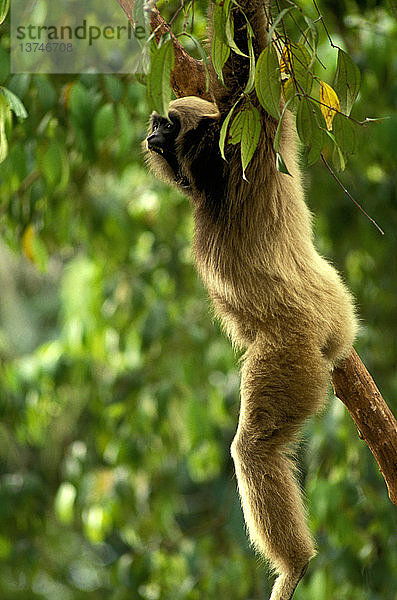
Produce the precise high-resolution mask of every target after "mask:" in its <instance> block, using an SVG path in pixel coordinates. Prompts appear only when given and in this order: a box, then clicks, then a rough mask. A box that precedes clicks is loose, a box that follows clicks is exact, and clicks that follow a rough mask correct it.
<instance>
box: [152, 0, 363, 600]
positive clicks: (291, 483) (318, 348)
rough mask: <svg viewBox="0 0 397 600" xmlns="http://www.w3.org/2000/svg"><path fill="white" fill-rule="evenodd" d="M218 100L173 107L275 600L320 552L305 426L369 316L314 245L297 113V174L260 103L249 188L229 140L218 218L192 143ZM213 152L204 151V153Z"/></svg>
mask: <svg viewBox="0 0 397 600" xmlns="http://www.w3.org/2000/svg"><path fill="white" fill-rule="evenodd" d="M245 4H246V3H245ZM251 16H252V15H251ZM259 50H260V48H259ZM257 52H258V49H257ZM220 94H224V90H223V91H221V92H220ZM214 95H215V98H217V96H216V94H215V93H214ZM218 98H219V104H218V105H216V104H214V103H209V102H207V101H205V100H201V99H199V98H195V97H188V98H181V99H178V100H175V101H173V102H171V104H170V114H174V115H175V114H176V115H178V116H179V118H180V121H181V131H180V133H179V135H178V138H177V141H176V149H177V157H178V163H179V165H180V169H181V173H182V174H183V175H184V177H185V178H187V180H188V181H189V184H190V187H189V188H188V189H187V190H183V191H186V193H187V195H188V196H189V197H190V198H191V200H192V204H193V208H194V216H195V236H194V245H193V250H194V256H195V261H196V265H197V269H198V271H199V273H200V275H201V277H202V279H203V281H204V283H205V285H206V287H207V289H208V292H209V295H210V297H211V299H212V303H213V306H214V309H215V313H216V315H217V317H218V318H219V319H220V320H221V322H222V323H223V326H224V328H225V330H226V332H227V334H228V335H229V337H230V338H231V340H232V342H233V344H234V345H235V346H236V347H238V348H243V349H244V350H245V353H244V356H243V358H242V372H241V411H240V419H239V424H238V429H237V433H236V436H235V438H234V440H233V443H232V448H231V451H232V456H233V459H234V463H235V469H236V475H237V480H238V487H239V492H240V496H241V501H242V507H243V511H244V516H245V520H246V523H247V527H248V531H249V535H250V538H251V540H252V543H253V544H254V546H255V548H256V549H257V550H258V551H259V552H260V553H261V554H262V555H264V556H265V557H266V558H267V559H268V560H269V561H270V563H271V565H272V566H273V568H274V569H275V570H276V572H277V573H278V575H279V576H278V578H277V579H276V582H275V585H274V587H273V591H272V595H271V600H290V598H292V595H293V593H294V590H295V587H296V585H297V583H298V582H299V580H300V578H301V577H302V575H303V574H304V571H305V568H306V566H307V563H308V561H309V560H310V559H311V558H312V557H313V556H314V554H315V548H314V544H313V541H312V538H311V535H310V533H309V531H308V528H307V525H306V517H305V510H304V507H303V503H302V499H301V493H300V490H299V486H298V484H297V482H296V479H295V474H294V470H295V469H294V464H293V459H292V456H293V445H294V442H296V439H297V434H298V432H299V430H300V428H301V426H302V424H303V422H304V421H305V419H307V418H308V417H309V416H310V415H313V414H314V413H316V412H317V411H318V410H319V409H320V408H321V406H322V405H323V403H324V400H325V398H326V395H327V388H328V386H329V375H330V370H331V369H332V368H333V367H334V366H335V364H336V363H337V362H338V361H340V360H341V359H342V358H344V357H345V356H347V355H348V353H349V351H350V348H351V346H352V343H353V340H354V336H355V333H356V330H357V321H356V318H355V314H354V308H353V303H352V298H351V296H350V293H349V292H348V290H347V289H346V287H345V286H344V284H343V283H342V281H341V279H340V277H339V275H338V274H337V272H336V270H335V269H334V268H333V267H332V266H331V265H330V264H329V263H328V262H327V261H326V260H324V258H322V257H321V256H320V255H319V254H318V252H317V251H316V249H315V247H314V244H313V237H312V223H311V215H310V212H309V210H308V208H307V206H306V204H305V201H304V193H303V187H302V181H301V174H300V169H299V165H298V153H297V147H296V135H295V127H294V123H293V118H292V115H290V114H287V115H286V118H285V119H284V124H283V130H282V135H281V140H280V152H281V154H282V156H283V158H284V160H285V163H286V165H287V167H288V170H289V172H290V173H291V176H288V175H285V174H283V173H280V172H279V171H277V169H276V166H275V157H274V152H273V147H272V140H273V136H274V132H275V127H276V123H275V122H274V120H273V119H272V118H271V117H269V115H267V114H266V113H265V112H264V111H263V110H261V109H260V107H259V106H258V108H259V109H260V110H261V118H262V133H261V140H260V143H259V147H258V148H257V150H256V152H255V154H254V157H253V159H252V161H251V163H250V165H249V167H248V169H247V179H248V181H244V180H243V179H242V173H241V162H240V158H239V147H238V146H234V147H231V146H230V145H229V146H228V149H227V152H228V154H227V159H228V162H227V163H224V164H225V167H224V168H225V170H226V171H225V173H226V177H225V181H226V184H225V186H226V187H225V189H224V195H223V198H224V200H223V204H222V208H221V209H220V210H221V211H222V218H219V219H218V217H217V214H216V211H215V215H214V214H213V213H214V210H212V207H211V206H210V205H209V201H208V197H207V198H206V197H205V192H204V191H202V190H201V191H200V189H199V187H198V186H197V178H195V177H194V176H193V175H192V160H193V159H192V155H190V154H189V153H186V151H185V152H182V145H183V140H184V138H185V136H186V135H187V134H188V132H191V131H194V130H195V129H196V128H197V127H198V126H199V124H200V122H201V121H202V119H205V120H206V121H207V122H208V123H209V125H208V127H213V128H214V130H216V131H217V132H218V133H217V137H216V136H215V137H216V140H217V139H218V138H219V127H220V125H221V122H222V119H223V118H224V116H225V111H224V110H219V106H220V104H221V103H222V101H223V99H221V97H220V96H218ZM220 113H221V114H222V115H223V116H222V117H221V116H220ZM205 140H206V138H203V142H200V143H201V144H205V143H207V142H206V141H205ZM198 144H199V143H198ZM204 151H205V148H201V147H200V146H198V150H197V152H204ZM149 165H150V167H151V168H152V170H153V171H154V172H155V174H156V175H157V176H159V177H160V178H162V179H165V180H166V181H168V182H169V183H172V184H175V174H174V173H173V172H172V170H171V169H170V168H169V167H168V165H167V164H166V161H165V160H164V158H163V157H162V156H160V155H159V154H154V153H151V154H150V156H149ZM203 176H204V177H205V174H203ZM220 177H221V174H220ZM175 185H176V184H175ZM209 211H210V212H211V211H212V212H211V215H210V216H209Z"/></svg>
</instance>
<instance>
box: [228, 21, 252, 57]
mask: <svg viewBox="0 0 397 600" xmlns="http://www.w3.org/2000/svg"><path fill="white" fill-rule="evenodd" d="M225 32H226V40H227V44H228V46H229V47H230V48H231V50H233V51H234V52H235V53H236V54H239V55H240V56H245V57H246V58H248V55H247V54H245V53H244V52H242V51H241V50H240V48H239V47H238V46H237V44H236V42H235V41H234V22H233V15H232V13H231V12H229V14H228V15H227V18H226V27H225Z"/></svg>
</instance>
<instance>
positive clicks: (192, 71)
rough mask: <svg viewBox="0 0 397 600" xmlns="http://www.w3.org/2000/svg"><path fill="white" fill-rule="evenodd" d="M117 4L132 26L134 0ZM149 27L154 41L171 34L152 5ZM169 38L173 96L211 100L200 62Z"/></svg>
mask: <svg viewBox="0 0 397 600" xmlns="http://www.w3.org/2000/svg"><path fill="white" fill-rule="evenodd" d="M117 2H118V3H119V5H120V6H121V8H122V9H123V11H124V12H125V14H126V15H127V17H128V19H129V20H130V22H131V23H132V24H133V23H134V22H133V18H132V11H133V7H134V0H117ZM150 26H151V28H152V31H154V30H156V33H155V37H156V39H159V38H160V37H161V36H162V35H163V34H164V33H166V32H171V30H170V27H169V26H168V24H167V22H166V21H165V20H164V19H163V17H162V16H161V15H160V13H159V11H158V9H157V8H156V6H154V5H153V7H152V9H151V11H150ZM171 37H172V39H173V42H174V50H175V67H174V70H173V71H172V74H171V87H172V89H173V90H174V92H175V95H176V96H177V97H178V98H181V97H182V96H200V98H205V99H206V100H211V97H210V95H209V93H208V92H207V91H206V77H205V69H204V65H203V63H202V61H200V60H196V59H195V58H193V57H192V56H190V54H188V53H187V52H186V50H185V48H184V47H183V46H182V44H181V43H180V42H179V41H178V40H177V38H176V37H175V35H174V34H173V33H172V32H171Z"/></svg>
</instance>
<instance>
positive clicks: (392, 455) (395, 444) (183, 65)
mask: <svg viewBox="0 0 397 600" xmlns="http://www.w3.org/2000/svg"><path fill="white" fill-rule="evenodd" d="M117 1H118V3H119V4H120V6H121V7H122V9H123V10H124V12H125V14H126V15H127V17H128V18H129V19H130V21H131V23H132V22H133V20H132V9H133V5H134V0H117ZM150 23H151V27H152V30H154V29H155V28H156V27H159V29H158V30H157V34H156V35H158V36H160V35H161V34H162V33H164V32H166V31H170V28H169V26H168V24H167V23H166V21H165V20H164V19H163V17H162V16H161V15H160V13H159V11H158V10H157V8H156V7H155V6H153V8H152V11H151V19H150ZM171 35H173V34H171ZM173 39H174V47H175V68H174V71H173V73H172V79H171V85H172V88H173V90H174V92H175V94H176V96H178V97H181V96H189V95H194V96H200V97H201V98H207V99H209V95H208V93H207V92H206V91H205V89H206V85H205V71H204V67H203V64H202V62H201V61H199V60H195V59H194V58H192V57H191V56H189V54H188V53H187V52H186V50H185V49H184V48H183V46H182V45H181V44H180V43H179V41H178V40H177V39H176V38H175V36H173ZM332 382H333V386H334V390H335V395H336V396H337V397H338V398H339V399H340V400H341V401H342V402H343V403H344V404H345V406H346V408H347V410H348V411H349V413H350V415H351V417H352V419H353V420H354V422H355V423H356V425H357V428H358V430H359V432H360V435H361V437H362V438H363V439H364V440H365V441H366V443H367V444H368V447H369V448H370V450H371V452H372V454H373V455H374V457H375V459H376V460H377V462H378V465H379V469H380V471H381V473H382V475H383V477H384V479H385V481H386V485H387V488H388V491H389V497H390V500H391V501H392V502H393V503H394V504H395V505H397V422H396V420H395V418H394V416H393V414H392V412H391V410H390V409H389V407H388V406H387V404H386V402H385V401H384V399H383V398H382V396H381V394H380V392H379V390H378V388H377V387H376V385H375V383H374V381H373V379H372V377H371V375H370V374H369V373H368V371H367V369H366V368H365V366H364V364H363V363H362V362H361V360H360V358H359V356H358V355H357V353H356V352H355V350H354V349H352V352H351V354H350V356H349V357H348V358H347V359H346V360H345V361H343V363H342V364H341V365H340V366H339V367H338V368H336V369H335V370H334V371H333V373H332Z"/></svg>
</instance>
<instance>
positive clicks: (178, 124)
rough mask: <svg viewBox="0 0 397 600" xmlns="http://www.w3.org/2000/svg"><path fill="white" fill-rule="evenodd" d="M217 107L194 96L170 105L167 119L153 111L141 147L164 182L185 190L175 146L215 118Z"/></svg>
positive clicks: (217, 115)
mask: <svg viewBox="0 0 397 600" xmlns="http://www.w3.org/2000/svg"><path fill="white" fill-rule="evenodd" d="M219 117H220V113H219V110H218V107H217V106H216V104H214V103H213V102H208V101H207V100H203V99H202V98H198V97H196V96H186V97H184V98H178V99H177V100H173V101H172V102H170V105H169V110H168V118H165V117H162V116H160V115H159V114H158V113H156V112H153V113H152V114H151V116H150V123H149V135H148V137H147V138H146V142H145V144H144V147H145V149H146V150H147V151H148V152H149V155H148V163H149V166H150V168H151V169H152V170H153V171H154V173H155V174H156V175H157V176H158V177H159V178H160V179H163V180H165V181H167V182H168V183H173V184H175V183H176V184H179V185H181V186H182V187H189V182H188V180H187V178H186V176H184V174H183V172H182V165H181V164H180V161H179V158H178V146H180V145H181V140H182V139H183V136H184V135H185V134H186V133H187V132H188V131H192V130H194V129H196V128H197V127H198V125H199V124H200V122H202V120H203V119H210V120H216V119H219Z"/></svg>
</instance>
